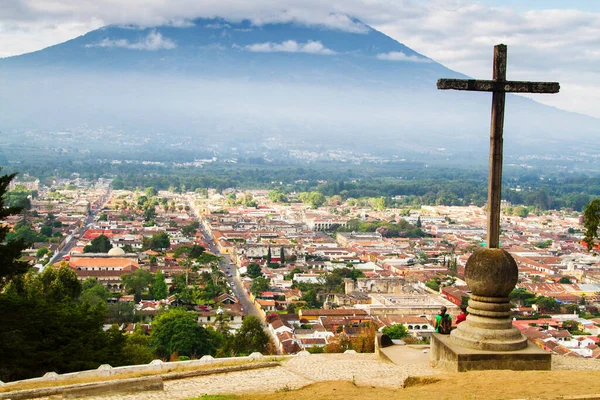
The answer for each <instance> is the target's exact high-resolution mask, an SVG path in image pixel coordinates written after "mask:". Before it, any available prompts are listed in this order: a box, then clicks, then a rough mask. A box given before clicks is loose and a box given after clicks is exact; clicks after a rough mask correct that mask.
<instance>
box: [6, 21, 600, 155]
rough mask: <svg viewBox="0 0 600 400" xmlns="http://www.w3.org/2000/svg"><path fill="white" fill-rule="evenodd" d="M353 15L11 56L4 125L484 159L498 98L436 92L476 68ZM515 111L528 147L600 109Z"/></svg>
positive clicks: (542, 145)
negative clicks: (453, 64) (339, 23)
mask: <svg viewBox="0 0 600 400" xmlns="http://www.w3.org/2000/svg"><path fill="white" fill-rule="evenodd" d="M353 22H354V30H353V31H351V32H348V31H341V30H333V29H329V28H326V27H323V26H305V25H298V24H292V23H286V24H266V25H262V26H255V25H252V24H251V23H250V22H248V21H242V22H238V23H232V22H227V21H224V20H222V19H199V20H195V21H193V23H191V24H189V26H184V27H169V26H167V27H155V28H146V29H136V28H132V27H117V26H108V27H104V28H101V29H98V30H95V31H92V32H89V33H88V34H86V35H83V36H80V37H78V38H75V39H73V40H70V41H67V42H65V43H61V44H59V45H56V46H52V47H49V48H46V49H43V50H40V51H37V52H34V53H29V54H25V55H21V56H17V57H11V58H6V59H1V60H0V85H2V87H3V91H2V93H0V106H1V108H2V110H4V115H3V118H2V119H1V121H0V129H3V130H6V129H16V130H22V129H32V128H37V129H42V130H52V129H65V128H74V127H77V126H81V125H82V124H85V126H86V127H105V126H112V127H116V128H118V129H120V130H122V131H123V132H124V137H125V138H131V137H134V138H138V139H141V140H146V141H147V140H149V139H148V138H149V136H151V134H153V133H156V132H159V131H160V132H166V133H168V134H169V135H174V136H173V137H181V136H182V135H183V136H185V137H187V138H191V139H190V141H197V142H199V143H204V144H206V143H211V144H215V143H216V144H218V145H220V146H221V148H222V149H224V148H226V147H228V146H229V147H240V146H246V147H248V148H249V147H252V148H253V149H258V151H260V146H258V147H257V143H263V142H264V141H265V140H266V139H267V138H275V139H276V141H277V142H278V143H280V144H283V145H284V147H286V148H315V146H316V147H317V148H320V149H331V148H344V149H351V150H352V149H357V148H358V149H360V150H361V151H371V152H373V151H375V152H383V153H387V154H407V153H408V154H420V153H423V152H435V151H437V150H436V149H440V148H445V149H448V150H444V151H446V153H443V154H442V157H444V156H445V155H444V154H447V155H457V154H462V156H464V155H468V156H471V155H476V156H477V157H481V158H482V159H485V157H486V150H485V148H486V147H487V141H488V137H487V131H488V126H489V109H490V101H491V99H490V95H489V94H485V93H457V92H454V93H452V92H439V91H437V90H436V87H435V82H436V81H437V79H438V78H442V77H446V78H448V77H464V76H462V75H461V74H459V73H456V72H454V71H451V70H449V69H447V68H446V67H444V66H443V65H441V64H439V63H436V62H435V61H433V60H431V59H429V58H427V57H425V56H424V55H421V54H419V53H417V52H415V51H414V50H412V49H410V48H408V47H406V46H404V45H403V44H401V43H399V42H397V41H395V40H393V39H391V38H389V37H388V36H386V35H384V34H382V33H381V32H378V31H376V30H374V29H372V28H370V27H369V26H367V25H364V24H362V23H361V22H360V21H357V20H355V21H353ZM506 119H507V122H506V137H507V145H506V147H507V149H509V150H510V151H512V152H515V153H518V154H530V153H536V154H545V153H547V152H557V153H561V152H565V151H566V150H568V151H578V150H577V149H578V148H579V147H581V145H580V143H579V142H578V139H579V138H580V140H583V139H584V138H589V137H590V135H597V133H598V131H597V128H596V127H597V121H596V120H595V119H593V118H588V117H583V116H579V115H577V114H573V113H567V112H564V111H560V110H556V109H553V108H551V107H546V106H542V105H540V104H538V103H535V102H533V101H531V100H528V99H524V98H521V97H517V96H509V99H508V101H507V112H506ZM565 137H568V138H569V140H570V142H569V143H565V139H564V138H565ZM125 142H127V140H125V139H123V140H119V141H117V142H116V143H115V142H114V141H112V142H111V143H110V144H111V145H115V146H117V147H122V146H123V145H124V143H125ZM138 142H139V140H138ZM571 145H572V149H570V148H569V146H571ZM263 150H264V149H263Z"/></svg>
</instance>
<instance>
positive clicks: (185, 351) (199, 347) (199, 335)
mask: <svg viewBox="0 0 600 400" xmlns="http://www.w3.org/2000/svg"><path fill="white" fill-rule="evenodd" d="M150 346H151V348H152V349H153V350H154V351H155V353H156V355H157V356H158V357H161V358H169V357H171V355H172V354H177V355H179V356H187V357H198V358H199V357H202V356H204V355H207V354H209V355H214V354H215V352H216V347H215V344H214V338H212V337H211V335H210V333H209V332H208V331H207V330H206V329H204V328H203V327H201V326H200V325H198V321H197V320H196V314H194V313H191V312H188V311H185V310H182V309H180V308H177V309H171V310H169V311H166V312H164V313H162V314H160V315H159V316H157V317H156V318H155V319H154V321H153V322H152V333H151V334H150Z"/></svg>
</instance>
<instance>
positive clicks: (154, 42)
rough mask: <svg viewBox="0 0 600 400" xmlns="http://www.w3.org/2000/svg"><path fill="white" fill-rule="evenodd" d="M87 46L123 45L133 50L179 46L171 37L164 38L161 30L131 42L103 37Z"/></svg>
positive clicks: (166, 48)
mask: <svg viewBox="0 0 600 400" xmlns="http://www.w3.org/2000/svg"><path fill="white" fill-rule="evenodd" d="M85 47H122V48H124V49H132V50H150V51H155V50H170V49H174V48H175V47H177V45H176V44H175V42H173V41H172V40H171V39H167V38H164V37H163V36H162V35H161V34H160V32H150V33H149V34H148V36H146V37H145V38H144V39H143V40H140V41H138V42H133V43H131V42H130V41H129V40H127V39H103V40H102V41H100V42H98V43H94V44H88V45H86V46H85Z"/></svg>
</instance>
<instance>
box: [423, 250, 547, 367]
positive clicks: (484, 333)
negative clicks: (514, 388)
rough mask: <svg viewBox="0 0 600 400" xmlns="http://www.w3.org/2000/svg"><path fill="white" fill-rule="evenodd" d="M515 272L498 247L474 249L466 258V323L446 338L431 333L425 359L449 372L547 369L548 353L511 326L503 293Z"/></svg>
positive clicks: (509, 288) (508, 257)
mask: <svg viewBox="0 0 600 400" xmlns="http://www.w3.org/2000/svg"><path fill="white" fill-rule="evenodd" d="M517 278H518V269H517V264H516V262H515V260H514V259H513V258H512V256H511V255H510V254H509V253H507V252H506V251H504V250H501V249H478V250H476V251H475V252H474V253H473V254H472V255H471V257H469V259H468V260H467V265H466V267H465V279H466V281H467V285H468V286H469V289H471V292H472V294H471V298H470V299H469V307H468V308H467V312H468V313H469V314H468V315H467V319H466V321H464V322H462V323H461V324H459V325H458V327H457V329H455V330H454V331H452V332H451V334H450V335H440V334H434V335H433V337H432V341H431V360H432V362H433V363H434V364H435V365H438V366H440V367H442V368H444V369H446V370H450V371H457V372H462V371H470V370H485V369H514V370H528V369H533V370H549V369H550V359H551V356H550V354H549V353H546V352H545V351H543V350H542V349H539V348H537V347H536V346H534V345H530V344H528V342H527V338H526V337H525V336H523V334H522V333H521V332H520V331H519V330H518V329H517V328H515V327H513V326H512V318H511V311H510V301H509V298H508V295H509V293H510V292H511V291H512V290H513V288H514V287H515V284H516V283H517Z"/></svg>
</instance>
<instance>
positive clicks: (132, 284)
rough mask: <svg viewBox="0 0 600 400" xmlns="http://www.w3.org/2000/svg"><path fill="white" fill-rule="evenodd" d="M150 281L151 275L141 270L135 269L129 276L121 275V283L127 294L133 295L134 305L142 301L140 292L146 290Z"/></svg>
mask: <svg viewBox="0 0 600 400" xmlns="http://www.w3.org/2000/svg"><path fill="white" fill-rule="evenodd" d="M152 280H153V277H152V273H151V272H150V271H146V270H145V269H141V268H140V269H136V270H135V271H133V272H132V273H131V274H123V275H121V282H123V285H124V286H125V289H127V293H130V294H134V301H135V302H136V303H138V302H139V301H140V300H141V299H142V292H143V291H146V290H148V285H150V282H152Z"/></svg>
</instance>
